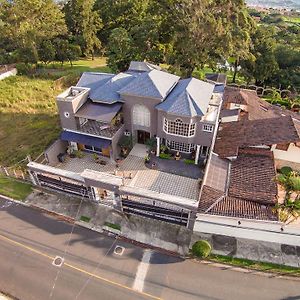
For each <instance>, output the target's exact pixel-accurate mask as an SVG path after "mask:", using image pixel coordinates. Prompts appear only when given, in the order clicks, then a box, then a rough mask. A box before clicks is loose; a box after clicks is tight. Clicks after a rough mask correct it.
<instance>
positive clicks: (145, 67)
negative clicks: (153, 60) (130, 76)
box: [128, 61, 161, 72]
mask: <svg viewBox="0 0 300 300" xmlns="http://www.w3.org/2000/svg"><path fill="white" fill-rule="evenodd" d="M152 70H159V71H161V67H159V66H156V65H153V64H150V63H148V62H145V61H132V62H131V63H130V65H129V68H128V71H133V72H150V71H152Z"/></svg>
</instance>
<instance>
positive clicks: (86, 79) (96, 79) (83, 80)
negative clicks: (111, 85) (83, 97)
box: [76, 72, 114, 90]
mask: <svg viewBox="0 0 300 300" xmlns="http://www.w3.org/2000/svg"><path fill="white" fill-rule="evenodd" d="M113 76H114V74H109V73H97V72H84V73H83V74H82V75H81V77H80V79H79V81H78V82H77V84H76V86H79V87H86V88H90V89H91V90H94V89H95V88H97V87H98V86H100V85H103V84H104V83H105V82H107V81H108V80H109V79H110V78H112V77H113Z"/></svg>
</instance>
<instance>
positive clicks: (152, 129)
mask: <svg viewBox="0 0 300 300" xmlns="http://www.w3.org/2000/svg"><path fill="white" fill-rule="evenodd" d="M214 89H215V84H212V83H207V82H204V81H201V80H198V79H195V78H189V79H180V78H179V77H178V76H175V75H172V74H169V73H167V72H164V71H162V70H160V68H159V67H157V66H154V65H151V64H148V63H146V62H132V63H131V65H130V67H129V69H128V71H127V72H123V73H119V74H117V75H114V74H106V73H90V72H89V73H83V75H82V76H81V78H80V80H79V82H78V83H77V85H76V86H74V87H71V88H69V89H68V90H67V91H65V92H63V93H62V94H61V95H59V96H58V97H57V105H58V110H59V115H60V120H61V126H62V128H63V132H62V134H61V139H62V140H64V141H67V142H68V143H69V144H70V145H71V146H72V147H73V149H75V150H77V149H81V150H86V151H91V152H95V153H101V154H102V155H105V156H110V157H112V158H113V159H116V158H117V157H118V156H119V153H120V149H119V147H118V142H119V140H120V138H121V137H122V136H123V135H126V136H129V137H131V138H132V140H133V141H134V142H137V143H141V144H144V143H145V142H146V141H147V140H148V139H150V138H156V141H157V155H159V149H160V145H161V144H164V145H166V146H167V147H168V148H169V149H170V150H172V151H179V152H181V153H183V154H191V153H193V152H195V158H196V163H197V162H198V160H199V157H201V156H202V157H206V156H207V154H208V149H209V147H210V145H211V142H212V138H213V132H214V128H215V126H216V122H217V113H218V107H219V104H220V102H221V96H220V95H221V94H220V92H219V91H218V93H214Z"/></svg>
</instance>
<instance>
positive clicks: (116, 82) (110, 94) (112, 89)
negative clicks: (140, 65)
mask: <svg viewBox="0 0 300 300" xmlns="http://www.w3.org/2000/svg"><path fill="white" fill-rule="evenodd" d="M136 76H138V75H132V74H127V73H119V74H117V75H115V76H113V77H111V78H110V79H109V80H108V81H105V82H104V84H102V85H100V86H98V87H97V88H96V89H93V90H91V92H90V99H91V100H93V101H94V102H102V103H110V104H111V103H115V102H120V101H122V100H121V99H120V94H119V91H120V90H121V89H122V88H124V87H125V86H127V85H128V84H129V83H130V82H131V81H133V80H134V79H135V78H136Z"/></svg>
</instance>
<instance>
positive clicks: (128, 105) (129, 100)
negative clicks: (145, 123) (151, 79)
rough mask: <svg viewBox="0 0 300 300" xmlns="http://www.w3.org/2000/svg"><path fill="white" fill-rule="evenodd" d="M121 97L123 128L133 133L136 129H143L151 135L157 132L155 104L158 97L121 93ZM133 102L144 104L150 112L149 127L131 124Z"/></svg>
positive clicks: (157, 101) (158, 101)
mask: <svg viewBox="0 0 300 300" xmlns="http://www.w3.org/2000/svg"><path fill="white" fill-rule="evenodd" d="M122 99H123V100H124V101H125V103H124V104H123V116H124V124H125V130H126V131H130V132H131V133H132V134H133V135H135V132H136V130H145V131H148V132H150V135H151V137H153V136H154V135H156V134H157V110H156V108H155V106H156V105H157V104H158V103H160V102H161V101H160V100H159V99H152V98H143V97H137V96H130V95H122ZM135 104H142V105H145V106H146V107H147V108H148V109H149V111H150V114H151V125H150V127H142V126H136V125H133V124H132V110H133V107H134V105H135Z"/></svg>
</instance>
